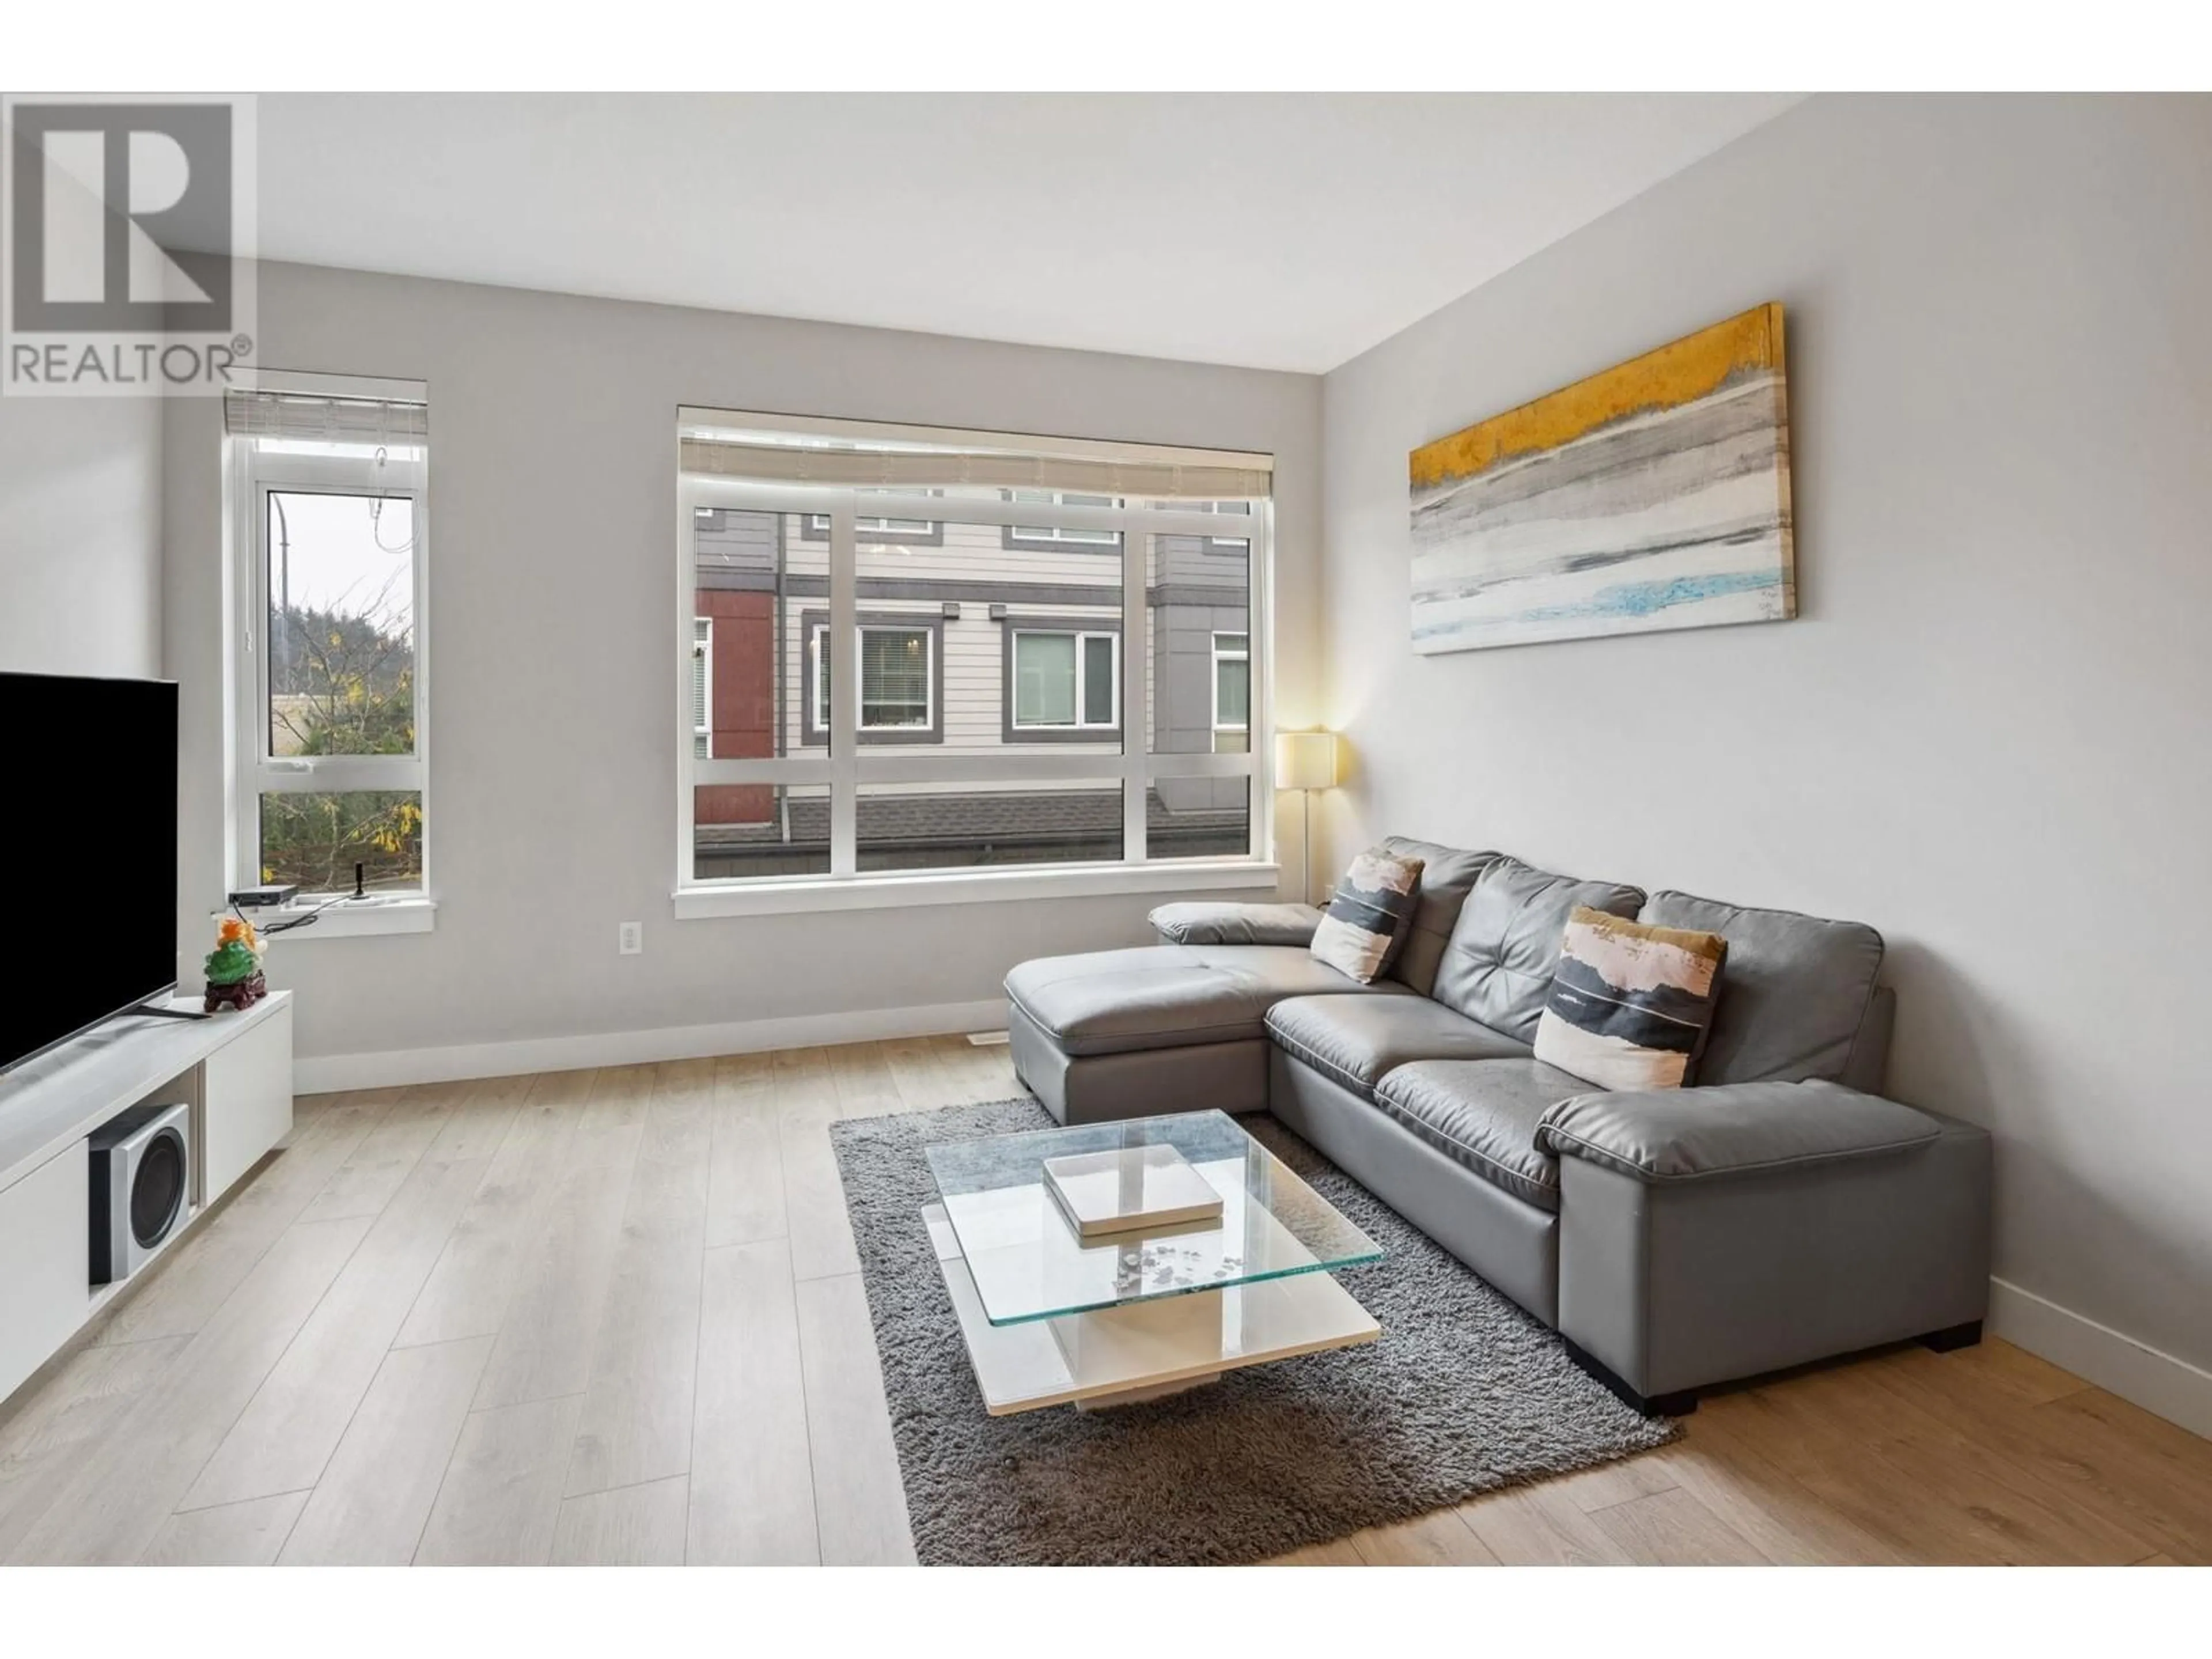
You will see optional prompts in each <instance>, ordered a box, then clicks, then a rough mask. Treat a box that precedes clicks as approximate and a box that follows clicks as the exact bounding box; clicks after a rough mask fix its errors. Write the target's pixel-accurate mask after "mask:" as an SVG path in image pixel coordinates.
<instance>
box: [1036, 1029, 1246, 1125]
mask: <svg viewBox="0 0 2212 1659" xmlns="http://www.w3.org/2000/svg"><path fill="white" fill-rule="evenodd" d="M1006 1030H1007V1039H1008V1041H1009V1042H1010V1043H1011V1044H1012V1050H1013V1061H1014V1073H1015V1075H1017V1076H1018V1077H1019V1078H1020V1079H1021V1080H1022V1081H1023V1082H1024V1084H1026V1085H1029V1090H1030V1093H1031V1094H1033V1095H1035V1096H1036V1097H1037V1099H1038V1100H1039V1101H1040V1102H1041V1103H1042V1104H1043V1106H1044V1109H1046V1110H1047V1111H1048V1112H1050V1113H1051V1114H1052V1115H1053V1116H1054V1117H1055V1118H1057V1119H1059V1120H1060V1121H1061V1122H1062V1123H1108V1122H1119V1121H1121V1120H1122V1119H1123V1118H1131V1117H1164V1116H1166V1115H1168V1114H1169V1113H1171V1112H1212V1111H1221V1112H1256V1111H1260V1110H1261V1109H1263V1108H1265V1107H1266V1105H1267V1049H1268V1044H1267V1042H1265V1041H1264V1040H1262V1039H1261V1038H1259V1037H1248V1038H1246V1039H1244V1040H1243V1041H1242V1042H1200V1043H1186V1044H1183V1045H1182V1046H1180V1047H1177V1048H1151V1049H1130V1050H1127V1051H1125V1052H1123V1053H1121V1054H1085V1055H1078V1054H1068V1053H1066V1051H1064V1050H1063V1049H1062V1048H1060V1045H1059V1044H1057V1043H1056V1042H1054V1041H1053V1039H1052V1037H1051V1036H1050V1035H1049V1034H1048V1033H1047V1032H1045V1031H1043V1030H1041V1029H1039V1027H1038V1026H1037V1024H1036V1022H1035V1021H1033V1020H1031V1019H1030V1018H1029V1017H1028V1016H1027V1015H1026V1014H1024V1013H1023V1012H1022V1011H1021V1010H1020V1009H1019V1008H1018V1007H1014V1006H1009V1007H1008V1008H1007V1010H1006Z"/></svg>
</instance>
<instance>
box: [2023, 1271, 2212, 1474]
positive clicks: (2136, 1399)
mask: <svg viewBox="0 0 2212 1659" xmlns="http://www.w3.org/2000/svg"><path fill="white" fill-rule="evenodd" d="M1989 1328H1990V1334H1991V1335H1993V1336H2001V1337H2002V1338H2004V1340H2006V1341H2008V1342H2010V1343H2013V1344H2015V1346H2020V1347H2022V1348H2026V1349H2027V1351H2028V1352H2030V1353H2033V1354H2036V1355H2039V1356H2040V1357H2041V1358H2045V1359H2047V1360H2049V1361H2050V1362H2051V1364H2054V1365H2057V1366H2060V1367H2062V1368H2063V1369H2064V1370H2069V1371H2072V1372H2073V1373H2074V1374H2075V1376H2081V1377H2086V1378H2087V1380H2088V1381H2090V1382H2092V1383H2095V1384H2096V1385H2097V1386H2098V1387H2099V1388H2100V1389H2106V1390H2107V1391H2109V1392H2111V1393H2112V1394H2116V1395H2119V1396H2120V1398H2121V1399H2123V1400H2126V1401H2132V1402H2133V1403H2134V1404H2136V1405H2138V1406H2141V1407H2142V1408H2143V1409H2144V1410H2145V1411H2147V1412H2155V1413H2157V1414H2158V1415H2159V1416H2160V1417H2163V1418H2164V1419H2166V1421H2167V1422H2169V1423H2179V1425H2181V1426H2182V1427H2183V1428H2185V1429H2187V1430H2188V1431H2190V1432H2191V1434H2201V1435H2203V1436H2204V1437H2206V1438H2207V1439H2212V1371H2204V1370H2198V1369H2197V1367H2196V1366H2194V1365H2192V1364H2190V1363H2189V1362H2188V1361H2187V1360H2185V1359H2177V1358H2174V1357H2173V1356H2172V1354H2170V1353H2161V1352H2159V1351H2158V1350H2157V1349H2156V1348H2150V1347H2145V1346H2143V1345H2142V1343H2140V1342H2138V1341H2136V1340H2135V1339H2134V1338H2133V1337H2131V1336H2124V1335H2122V1334H2120V1333H2119V1332H2118V1331H2116V1330H2113V1329H2112V1328H2111V1327H2110V1326H2107V1325H2100V1324H2099V1323H2098V1322H2096V1321H2095V1320H2093V1319H2089V1318H2085V1317H2084V1316H2081V1314H2077V1313H2075V1311H2074V1310H2072V1309H2070V1308H2062V1307H2060V1306H2059V1305H2058V1304H2057V1303H2056V1302H2051V1301H2046V1300H2045V1298H2043V1297H2039V1296H2038V1295H2036V1293H2035V1292H2034V1291H2024V1290H2022V1289H2021V1287H2020V1286H2019V1285H2015V1284H2012V1283H2010V1282H2008V1280H2005V1279H1994V1278H1993V1279H1990V1319H1989Z"/></svg>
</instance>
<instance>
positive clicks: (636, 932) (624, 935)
mask: <svg viewBox="0 0 2212 1659" xmlns="http://www.w3.org/2000/svg"><path fill="white" fill-rule="evenodd" d="M615 949H617V951H621V952H622V953H623V955H624V956H626V957H635V956H642V955H643V954H644V953H645V924H644V923H643V922H641V921H626V922H624V923H623V925H622V926H621V927H618V928H617V929H616V930H615Z"/></svg>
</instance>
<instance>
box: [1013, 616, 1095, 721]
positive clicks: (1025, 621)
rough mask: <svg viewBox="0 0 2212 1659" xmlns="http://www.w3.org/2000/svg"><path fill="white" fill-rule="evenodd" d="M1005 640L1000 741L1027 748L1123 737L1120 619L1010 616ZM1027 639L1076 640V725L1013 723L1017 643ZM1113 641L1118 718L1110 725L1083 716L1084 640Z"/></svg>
mask: <svg viewBox="0 0 2212 1659" xmlns="http://www.w3.org/2000/svg"><path fill="white" fill-rule="evenodd" d="M1000 626H1001V629H1002V630H1003V633H1004V635H1005V638H1004V641H1003V645H1002V648H1001V649H1000V655H999V700H1000V705H1001V706H1000V721H999V741H1000V744H1005V745H1009V746H1011V745H1015V744H1025V743H1115V742H1118V741H1120V739H1121V717H1122V714H1123V711H1124V708H1125V702H1126V699H1125V697H1124V695H1123V692H1122V689H1121V672H1122V660H1123V659H1122V653H1121V621H1120V619H1119V618H1118V617H1116V618H1111V619H1109V618H1107V617H1007V618H1006V619H1005V621H1004V622H1003V623H1001V624H1000ZM1024 634H1049V635H1073V638H1074V640H1075V690H1076V709H1075V713H1076V720H1075V723H1074V724H1073V725H1072V726H1043V725H1026V724H1023V723H1021V722H1019V721H1018V720H1015V718H1014V696H1015V687H1014V665H1015V657H1016V652H1017V650H1018V643H1017V642H1018V640H1019V638H1020V636H1021V635H1024ZM1102 638H1103V639H1110V640H1111V641H1113V642H1114V718H1113V720H1112V721H1111V722H1110V723H1102V722H1098V721H1088V720H1084V719H1083V718H1082V715H1083V641H1085V640H1091V639H1102Z"/></svg>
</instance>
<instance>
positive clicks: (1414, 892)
mask: <svg viewBox="0 0 2212 1659" xmlns="http://www.w3.org/2000/svg"><path fill="white" fill-rule="evenodd" d="M1420 884H1421V861H1420V860H1419V859H1417V858H1413V857H1411V856H1409V855H1407V854H1400V853H1392V852H1389V851H1386V850H1385V849H1384V848H1380V847H1371V848H1368V850H1367V851H1365V852H1364V853H1362V854H1360V855H1359V856H1358V858H1356V859H1354V860H1352V867H1351V868H1350V869H1349V870H1347V871H1346V872H1344V879H1343V880H1342V881H1340V882H1339V883H1337V884H1336V891H1335V893H1334V895H1332V896H1331V897H1330V899H1329V901H1328V914H1326V915H1323V916H1322V919H1321V926H1320V927H1316V928H1315V929H1314V936H1313V953H1314V957H1315V959H1316V961H1320V962H1325V963H1328V965H1329V966H1330V967H1332V968H1335V969H1341V970H1342V971H1343V972H1345V973H1347V974H1349V975H1352V978H1354V979H1356V980H1358V981H1359V982H1360V983H1361V984H1362V985H1372V984H1373V983H1374V982H1375V981H1376V980H1378V979H1380V978H1382V977H1383V969H1385V968H1388V967H1389V965H1390V961H1391V958H1392V957H1395V956H1396V955H1397V954H1398V949H1399V947H1400V946H1401V945H1403V944H1404V943H1405V942H1406V932H1407V928H1408V927H1411V926H1412V925H1413V911H1414V908H1415V907H1417V906H1418V905H1419V903H1420V902H1421V900H1420Z"/></svg>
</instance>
